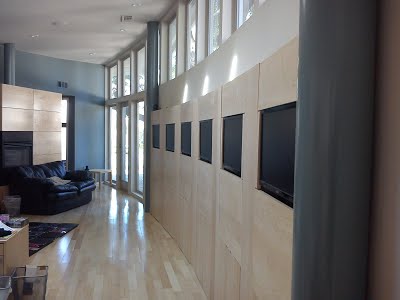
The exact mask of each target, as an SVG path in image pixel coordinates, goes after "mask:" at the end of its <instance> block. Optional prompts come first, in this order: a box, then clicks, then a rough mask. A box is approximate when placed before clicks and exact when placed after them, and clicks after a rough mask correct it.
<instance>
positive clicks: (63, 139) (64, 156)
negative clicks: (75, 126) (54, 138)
mask: <svg viewBox="0 0 400 300" xmlns="http://www.w3.org/2000/svg"><path fill="white" fill-rule="evenodd" d="M61 160H67V128H66V127H61Z"/></svg>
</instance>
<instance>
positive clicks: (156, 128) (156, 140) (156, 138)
mask: <svg viewBox="0 0 400 300" xmlns="http://www.w3.org/2000/svg"><path fill="white" fill-rule="evenodd" d="M153 148H157V149H160V124H157V125H153Z"/></svg>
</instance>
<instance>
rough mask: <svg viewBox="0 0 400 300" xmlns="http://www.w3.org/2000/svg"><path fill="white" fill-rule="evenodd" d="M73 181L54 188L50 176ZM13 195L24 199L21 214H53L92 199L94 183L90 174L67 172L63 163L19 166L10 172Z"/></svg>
mask: <svg viewBox="0 0 400 300" xmlns="http://www.w3.org/2000/svg"><path fill="white" fill-rule="evenodd" d="M53 176H57V177H60V178H62V179H66V180H71V182H70V183H68V184H65V185H55V184H54V183H53V182H52V181H51V180H50V179H49V177H53ZM7 178H8V184H9V187H10V194H11V195H20V196H21V213H24V214H34V215H54V214H58V213H60V212H63V211H67V210H70V209H72V208H76V207H79V206H81V205H84V204H87V203H89V202H90V201H91V200H92V191H93V190H95V189H96V185H95V181H94V180H93V178H92V177H91V175H90V173H89V172H87V171H68V172H67V171H66V169H65V165H64V163H63V162H62V161H55V162H51V163H47V164H42V165H35V166H26V167H16V168H12V169H9V170H8V171H7Z"/></svg>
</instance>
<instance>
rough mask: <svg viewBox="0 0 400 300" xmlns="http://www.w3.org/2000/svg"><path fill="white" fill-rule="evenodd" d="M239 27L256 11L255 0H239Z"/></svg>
mask: <svg viewBox="0 0 400 300" xmlns="http://www.w3.org/2000/svg"><path fill="white" fill-rule="evenodd" d="M237 5H238V7H237V27H238V28H239V27H240V26H241V25H242V24H243V23H244V22H245V21H246V20H248V19H249V18H250V17H251V16H252V15H253V13H254V0H238V2H237Z"/></svg>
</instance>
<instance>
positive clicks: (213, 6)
mask: <svg viewBox="0 0 400 300" xmlns="http://www.w3.org/2000/svg"><path fill="white" fill-rule="evenodd" d="M221 37H222V35H221V0H209V7H208V54H211V53H213V52H214V51H215V50H217V49H218V47H219V45H220V44H221Z"/></svg>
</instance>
